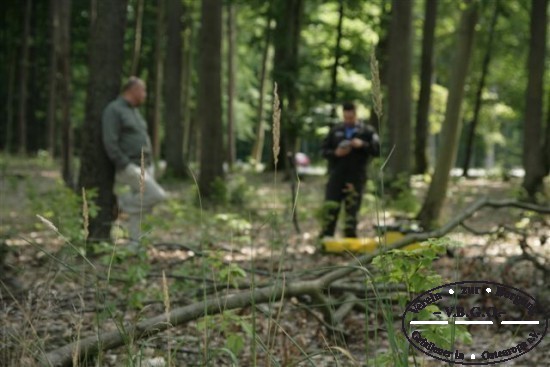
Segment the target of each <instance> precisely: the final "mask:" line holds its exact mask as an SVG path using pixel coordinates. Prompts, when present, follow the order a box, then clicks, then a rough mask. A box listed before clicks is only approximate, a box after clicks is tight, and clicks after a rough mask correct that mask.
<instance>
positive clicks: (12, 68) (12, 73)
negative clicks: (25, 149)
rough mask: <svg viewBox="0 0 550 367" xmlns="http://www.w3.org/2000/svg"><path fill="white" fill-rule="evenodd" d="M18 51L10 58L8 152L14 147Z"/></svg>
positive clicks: (7, 125)
mask: <svg viewBox="0 0 550 367" xmlns="http://www.w3.org/2000/svg"><path fill="white" fill-rule="evenodd" d="M16 55H17V53H16V51H15V50H12V55H11V58H10V68H9V70H10V74H9V79H8V98H7V106H6V136H5V138H6V140H5V142H4V144H5V145H4V149H5V151H6V152H7V153H10V152H11V149H12V138H13V128H14V126H13V100H14V97H15V72H16V71H15V70H16V66H17V56H16Z"/></svg>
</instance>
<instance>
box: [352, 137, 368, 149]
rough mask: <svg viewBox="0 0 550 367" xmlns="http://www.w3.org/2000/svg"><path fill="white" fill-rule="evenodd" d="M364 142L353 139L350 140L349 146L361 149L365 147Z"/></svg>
mask: <svg viewBox="0 0 550 367" xmlns="http://www.w3.org/2000/svg"><path fill="white" fill-rule="evenodd" d="M365 144H366V143H365V142H364V141H363V140H361V139H359V138H353V139H352V140H351V146H352V147H354V148H362V147H364V146H365Z"/></svg>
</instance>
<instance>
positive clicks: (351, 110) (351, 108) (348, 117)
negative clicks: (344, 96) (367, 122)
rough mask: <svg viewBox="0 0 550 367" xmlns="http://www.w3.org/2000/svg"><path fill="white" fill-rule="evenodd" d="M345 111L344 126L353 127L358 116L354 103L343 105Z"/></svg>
mask: <svg viewBox="0 0 550 367" xmlns="http://www.w3.org/2000/svg"><path fill="white" fill-rule="evenodd" d="M342 109H343V110H344V124H346V125H353V124H355V123H356V122H357V114H356V112H355V105H354V104H353V103H352V102H345V103H344V104H343V105H342Z"/></svg>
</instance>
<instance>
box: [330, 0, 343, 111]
mask: <svg viewBox="0 0 550 367" xmlns="http://www.w3.org/2000/svg"><path fill="white" fill-rule="evenodd" d="M338 3H339V4H338V25H337V26H336V46H335V48H334V63H333V64H332V72H331V82H330V103H331V105H332V107H331V110H330V117H332V118H333V119H334V118H335V117H336V92H337V91H338V66H339V64H340V55H341V53H342V47H341V43H342V27H343V24H344V0H339V1H338Z"/></svg>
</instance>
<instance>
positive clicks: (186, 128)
mask: <svg viewBox="0 0 550 367" xmlns="http://www.w3.org/2000/svg"><path fill="white" fill-rule="evenodd" d="M193 4H194V3H192V4H190V5H188V7H187V11H186V12H185V16H184V22H183V28H184V32H183V34H184V38H183V66H182V68H183V73H182V82H181V84H182V88H183V91H182V102H181V103H182V106H183V108H182V110H183V156H184V157H185V159H186V160H187V161H188V162H189V161H191V160H192V158H193V157H192V154H191V153H192V150H191V145H192V144H191V143H192V142H193V141H196V140H197V139H196V136H195V135H196V134H194V130H196V129H192V126H191V122H192V119H191V93H192V85H193V77H192V75H193V74H192V71H193V59H194V55H195V54H194V52H193V49H194V47H193V44H194V39H195V32H194V30H195V27H194V22H193V17H192V14H193V13H194V11H195V7H194V6H193Z"/></svg>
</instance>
